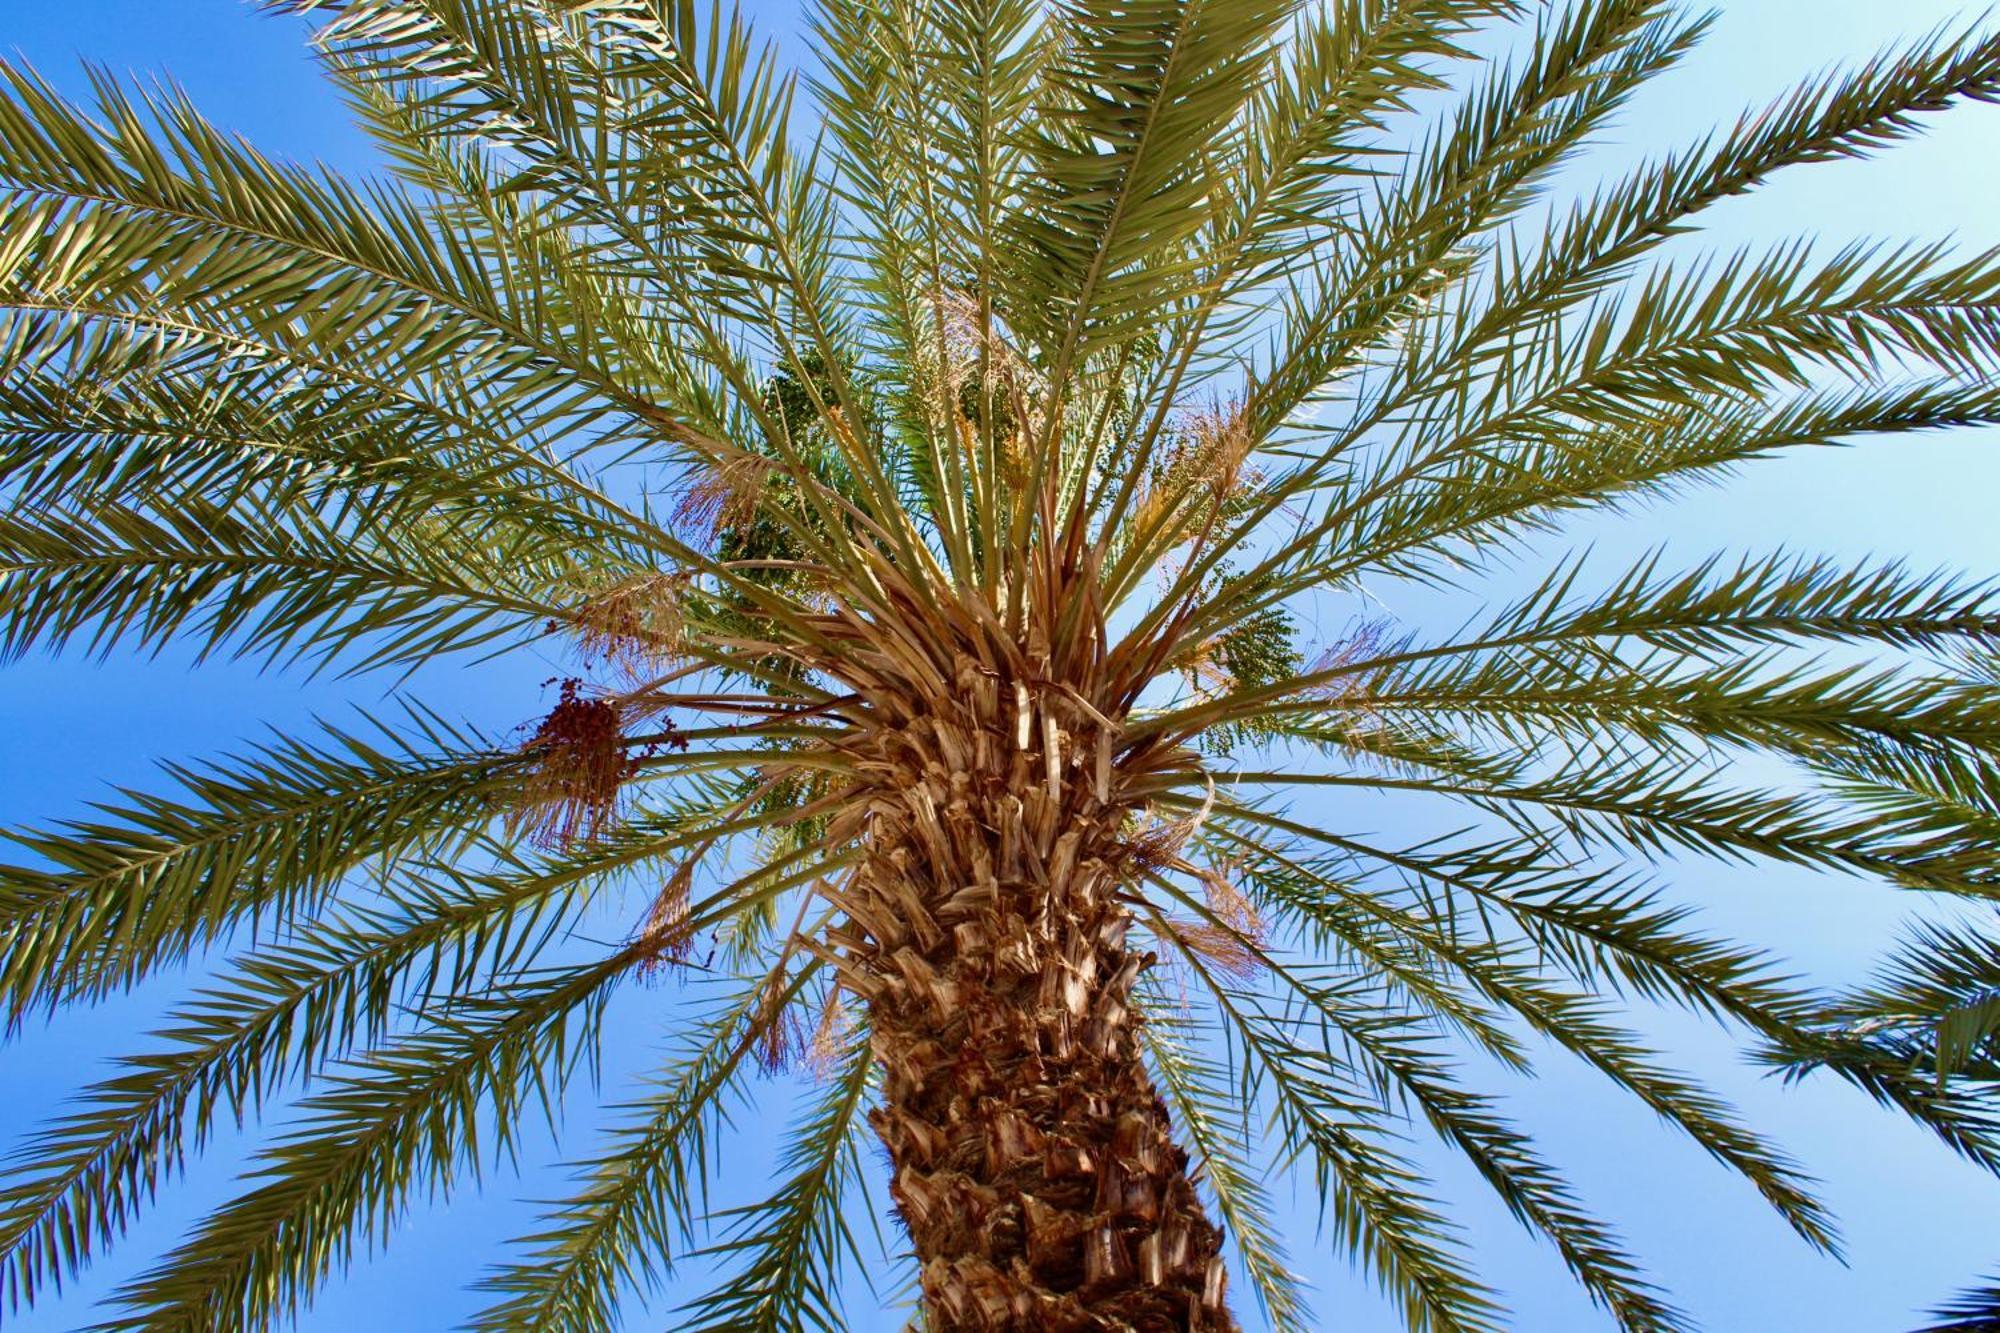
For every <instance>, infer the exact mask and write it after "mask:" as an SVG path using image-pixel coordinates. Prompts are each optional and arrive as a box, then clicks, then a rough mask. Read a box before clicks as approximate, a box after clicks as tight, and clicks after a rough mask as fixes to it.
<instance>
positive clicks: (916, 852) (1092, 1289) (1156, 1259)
mask: <svg viewBox="0 0 2000 1333" xmlns="http://www.w3.org/2000/svg"><path fill="white" fill-rule="evenodd" d="M966 684H967V686H968V695H967V697H965V698H964V699H963V700H962V703H963V704H965V705H968V706H967V707H965V708H964V710H963V711H964V712H965V713H969V714H971V716H959V717H953V718H950V719H948V720H946V719H941V718H939V717H936V716H932V717H924V718H914V719H911V720H910V721H909V723H908V725H906V726H905V727H903V728H900V729H898V730H897V731H895V732H892V733H890V734H889V735H887V736H886V737H884V738H882V739H881V740H880V741H879V742H878V744H877V745H875V746H871V747H870V748H871V749H872V750H873V751H874V754H873V755H872V756H870V759H871V761H872V762H873V763H875V764H879V765H880V766H881V767H882V770H883V771H881V772H878V773H877V774H876V778H877V782H876V783H875V784H872V785H873V788H874V793H875V794H874V795H873V796H872V797H870V798H869V799H868V801H867V802H866V806H867V812H866V815H865V816H857V817H864V818H865V820H866V831H865V833H864V835H863V836H864V843H865V845H866V846H867V847H868V848H869V855H868V858H867V861H866V863H865V864H864V866H863V867H862V869H861V870H860V871H859V872H857V874H856V875H855V877H854V878H853V880H851V881H850V882H849V883H848V884H847V885H845V886H844V887H843V888H842V889H841V890H839V891H836V892H835V893H834V897H835V899H836V901H838V902H840V903H841V904H842V905H843V906H845V907H846V908H847V910H848V913H849V916H848V920H847V921H846V922H845V923H844V924H843V925H842V926H841V927H840V928H839V929H837V930H836V931H834V932H833V938H834V941H835V943H836V945H837V946H838V948H839V955H838V957H837V960H836V961H837V962H838V964H839V967H840V972H841V974H842V976H843V977H844V978H845V979H846V984H847V985H848V986H849V987H850V989H853V990H856V991H857V992H859V993H860V994H861V996H862V998H864V999H865V1001H866V1002H867V1005H868V1008H869V1013H870V1019H871V1023H872V1029H873V1036H872V1040H873V1042H874V1050H875V1054H876V1056H877V1058H878V1059H879V1060H880V1061H881V1064H882V1067H883V1074H884V1079H883V1094H884V1095H883V1103H884V1104H883V1105H882V1107H881V1108H880V1109H879V1110H877V1111H876V1112H875V1113H874V1116H873V1122H874V1126H875V1129H876V1131H877V1132H878V1133H879V1135H880V1136H881V1139H882V1142H883V1144H884V1145H885V1146H886V1147H887V1149H888V1152H889V1157H890V1160H891V1163H892V1166H893V1172H894V1174H893V1178H892V1182H891V1187H890V1188H891V1193H892V1196H893V1198H894V1200H895V1204H896V1207H897V1209H898V1211H899V1212H900V1214H901V1216H902V1219H903V1221H904V1223H905V1224H906V1226H907V1227H908V1230H909V1234H910V1239H911V1242H912V1244H913V1245H914V1247H915V1250H916V1254H917V1258H918V1260H919V1262H920V1263H921V1265H922V1275H923V1290H924V1298H925V1303H926V1314H927V1327H928V1328H929V1329H930V1330H932V1333H959V1331H960V1330H966V1331H971V1330H980V1331H985V1330H1016V1329H1021V1330H1026V1329H1034V1330H1037V1333H1056V1331H1061V1330H1113V1329H1135V1330H1147V1331H1149V1333H1150V1331H1152V1330H1160V1331H1162V1333H1164V1331H1167V1330H1201V1331H1202V1333H1210V1331H1224V1330H1234V1329H1235V1328H1236V1324H1235V1322H1234V1320H1233V1319H1231V1317H1230V1315H1229V1313H1228V1310H1227V1306H1226V1302H1225V1298H1224V1282H1225V1272H1226V1269H1225V1265H1224V1262H1223V1260H1222V1258H1221V1255H1220V1250H1221V1246H1222V1234H1221V1231H1220V1230H1219V1228H1217V1227H1216V1226H1215V1225H1214V1223H1213V1222H1211V1221H1210V1220H1209V1219H1208V1217H1207V1216H1206V1215H1205V1213H1204V1210H1203V1208H1202V1204H1201V1201H1200V1198H1199V1196H1198V1195H1197V1193H1196V1191H1195V1189H1194V1186H1193V1183H1192V1181H1191V1179H1190V1176H1189V1173H1188V1156H1187V1154H1186V1153H1185V1152H1184V1151H1182V1150H1181V1149H1180V1148H1179V1147H1177V1146H1176V1145H1175V1144H1174V1142H1173V1140H1172V1137H1171V1133H1170V1126H1169V1122H1168V1116H1167V1108H1166V1105H1165V1103H1164V1102H1163V1101H1162V1100H1161V1098H1160V1096H1159V1095H1158V1093H1157V1092H1156V1091H1155V1089H1154V1087H1153V1084H1152V1081H1151V1078H1150V1076H1149V1074H1148V1072H1147V1069H1146V1067H1145V1064H1144V1062H1143V1060H1142V1059H1141V1056H1140V1051H1139V1032H1138V1028H1139V1024H1140V1023H1141V1021H1142V1019H1141V1017H1140V1016H1139V1015H1137V1014H1136V1013H1135V1012H1134V1011H1133V1009H1132V986H1133V983H1134V981H1135V980H1136V979H1137V977H1138V976H1139V974H1140V972H1141V971H1142V970H1143V969H1144V967H1146V966H1147V965H1148V964H1149V963H1150V962H1151V961H1152V959H1151V958H1150V956H1148V955H1142V954H1139V953H1137V952H1135V951H1134V950H1132V949H1131V948H1128V947H1127V940H1126V936H1127V927H1128V925H1129V922H1130V918H1129V915H1128V914H1127V912H1126V910H1125V908H1124V907H1123V906H1122V905H1121V904H1120V903H1119V901H1118V898H1117V890H1118V884H1119V880H1120V878H1121V875H1122V870H1121V867H1124V868H1129V866H1128V865H1126V863H1128V862H1129V860H1130V857H1131V853H1132V849H1131V846H1130V844H1129V842H1127V841H1125V840H1124V838H1125V834H1126V833H1127V831H1128V824H1129V821H1128V819H1127V817H1126V812H1125V811H1124V810H1123V809H1121V808H1120V807H1119V805H1118V803H1117V802H1116V800H1115V799H1114V798H1113V797H1114V790H1113V783H1112V781H1111V776H1110V773H1109V756H1110V747H1111V743H1112V738H1111V737H1110V736H1109V735H1105V734H1103V733H1101V732H1100V733H1098V734H1095V735H1093V734H1092V733H1091V730H1090V724H1089V722H1088V721H1087V720H1085V719H1082V718H1078V717H1076V716H1074V715H1066V710H1064V709H1063V708H1062V704H1061V700H1060V699H1056V700H1050V699H1048V698H1046V697H1044V698H1043V699H1042V700H1041V701H1040V702H1039V703H1031V702H1030V701H1029V699H1028V698H1027V695H1026V692H1025V691H1019V692H1017V697H1016V699H1015V700H1014V701H1012V702H1014V703H1015V705H1016V707H1015V708H1014V709H1011V710H1008V711H1009V712H1012V713H1014V714H1015V715H1014V716H1012V717H1001V716H996V714H997V713H999V711H1000V710H999V708H998V707H997V705H998V704H999V703H1000V702H1001V701H1000V700H998V699H996V698H995V697H994V696H995V689H994V686H993V683H992V682H991V680H990V679H985V680H976V681H968V682H966ZM1068 711H1069V712H1070V713H1073V710H1068ZM1037 715H1038V716H1037ZM1038 723H1039V725H1037V724H1038Z"/></svg>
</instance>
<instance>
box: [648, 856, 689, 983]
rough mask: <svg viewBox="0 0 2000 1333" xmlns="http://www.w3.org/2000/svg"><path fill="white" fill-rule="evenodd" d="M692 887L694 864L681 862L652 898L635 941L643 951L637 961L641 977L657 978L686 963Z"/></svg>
mask: <svg viewBox="0 0 2000 1333" xmlns="http://www.w3.org/2000/svg"><path fill="white" fill-rule="evenodd" d="M693 884H694V864H693V862H691V861H684V862H682V863H681V865H680V867H679V868H678V869H676V870H675V871H674V873H673V874H672V875H670V876H668V878H667V882H666V884H665V885H663V886H662V887H661V889H660V892H659V896H658V897H656V898H654V899H653V906H652V909H651V910H650V911H648V912H647V913H646V921H645V924H644V925H642V926H641V927H640V928H639V938H638V941H637V942H638V944H639V946H640V947H641V948H642V949H643V950H644V951H645V953H644V956H643V957H641V959H640V960H639V975H640V976H641V977H646V978H651V977H654V976H657V975H658V974H659V973H661V972H663V971H666V970H667V969H668V968H669V967H671V966H672V965H674V964H676V963H684V962H686V961H687V956H688V948H689V946H690V945H691V944H693V942H694V931H693V930H692V929H690V921H689V917H688V905H689V901H690V897H691V889H692V887H693Z"/></svg>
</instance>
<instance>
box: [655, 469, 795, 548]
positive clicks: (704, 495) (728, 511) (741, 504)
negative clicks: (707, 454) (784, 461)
mask: <svg viewBox="0 0 2000 1333" xmlns="http://www.w3.org/2000/svg"><path fill="white" fill-rule="evenodd" d="M774 466H775V465H774V464H773V463H772V462H771V460H770V459H768V458H760V457H758V456H757V455H756V454H748V453H739V454H734V455H732V456H730V457H729V458H726V459H724V460H723V461H722V462H720V463H717V464H715V465H714V466H712V467H710V468H709V469H708V470H707V471H706V472H704V473H703V474H702V475H701V476H699V477H697V478H696V479H695V480H694V481H693V482H692V483H691V484H690V485H689V486H688V488H687V489H686V490H685V491H683V492H682V494H681V498H680V503H679V504H677V505H675V506H674V514H673V521H674V523H675V525H676V526H677V527H680V528H682V529H684V530H686V531H688V532H691V533H694V534H697V535H699V536H700V537H701V538H703V539H704V540H706V541H713V540H715V538H716V537H718V536H719V535H721V533H722V532H723V531H724V530H725V529H727V528H741V527H747V526H748V525H749V523H750V521H751V520H752V519H754V518H755V517H756V516H757V506H758V504H759V503H760V502H761V501H762V499H763V498H764V486H765V483H766V482H768V481H769V480H770V478H771V473H772V471H773V469H774Z"/></svg>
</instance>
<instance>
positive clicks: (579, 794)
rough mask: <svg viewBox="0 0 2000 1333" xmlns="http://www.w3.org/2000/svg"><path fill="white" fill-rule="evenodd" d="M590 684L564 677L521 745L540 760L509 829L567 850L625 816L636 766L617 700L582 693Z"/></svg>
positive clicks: (548, 846)
mask: <svg viewBox="0 0 2000 1333" xmlns="http://www.w3.org/2000/svg"><path fill="white" fill-rule="evenodd" d="M582 690H583V682H582V681H579V680H576V679H574V678H572V679H569V680H565V681H563V682H562V696H561V698H560V699H559V700H558V701H557V703H556V706H555V707H554V708H553V709H551V710H550V711H549V715H548V716H547V717H545V718H543V719H542V722H541V725H540V726H539V727H537V728H536V729H535V734H534V735H533V736H532V737H530V738H529V740H528V743H527V744H526V745H524V746H523V747H522V752H523V753H524V754H528V755H530V756H532V757H533V759H534V764H533V766H532V767H531V768H530V770H529V772H528V775H527V778H526V779H525V781H523V783H522V785H521V790H520V793H519V802H520V803H519V805H518V806H517V807H516V808H515V809H514V810H513V811H512V812H510V814H509V815H508V819H507V827H508V830H509V832H512V833H515V834H519V833H521V832H523V831H525V832H526V833H527V836H528V840H529V841H530V842H532V843H533V844H534V845H535V846H537V847H542V848H545V849H551V850H554V849H561V848H567V847H572V846H574V845H576V844H577V843H580V842H590V841H593V840H594V839H596V838H597V837H599V836H600V835H601V834H602V833H603V832H604V831H605V830H606V829H607V828H608V827H609V826H610V825H611V824H612V823H613V822H615V820H616V819H617V816H618V804H619V795H620V793H621V791H622V790H623V788H624V785H625V780H626V779H627V778H629V777H631V776H632V774H633V773H634V772H635V771H636V770H637V767H638V765H637V763H636V761H635V760H634V759H633V758H632V757H631V756H630V755H629V754H627V753H626V748H625V735H624V727H623V724H622V721H621V718H620V716H619V711H618V706H617V705H616V704H613V703H611V702H609V701H608V700H604V699H586V698H584V697H583V693H582Z"/></svg>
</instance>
